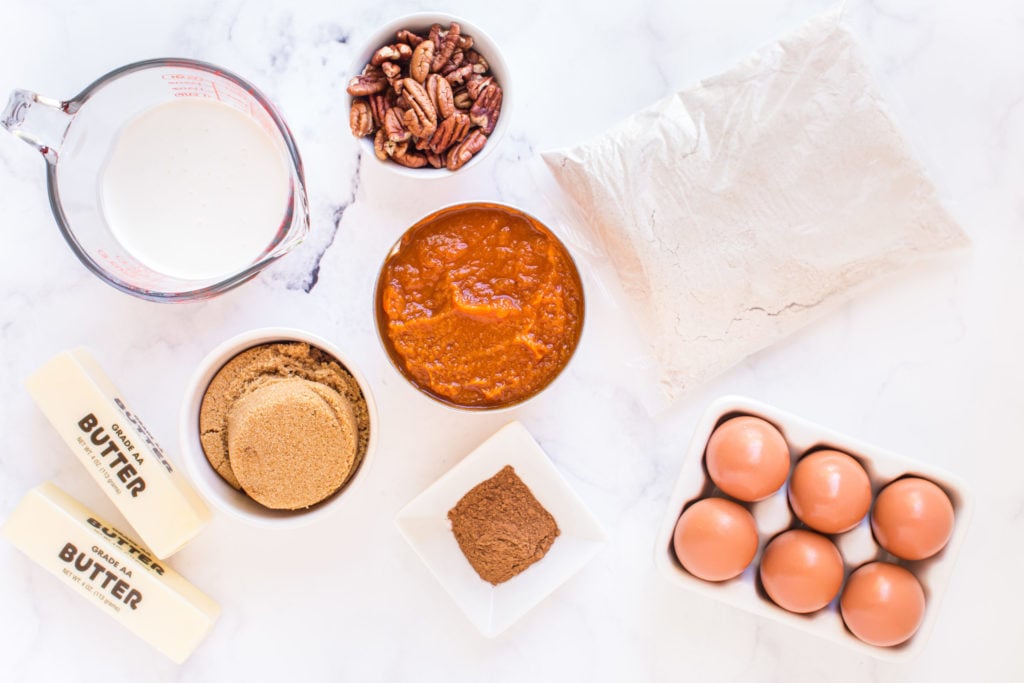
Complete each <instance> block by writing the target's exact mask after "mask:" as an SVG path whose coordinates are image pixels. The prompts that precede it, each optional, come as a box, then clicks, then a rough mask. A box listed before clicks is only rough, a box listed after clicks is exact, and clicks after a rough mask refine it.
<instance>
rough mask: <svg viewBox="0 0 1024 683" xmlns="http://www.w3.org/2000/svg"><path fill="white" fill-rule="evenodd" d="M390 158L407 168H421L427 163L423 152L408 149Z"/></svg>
mask: <svg viewBox="0 0 1024 683" xmlns="http://www.w3.org/2000/svg"><path fill="white" fill-rule="evenodd" d="M391 158H392V159H394V160H395V161H396V162H398V163H399V164H401V165H402V166H405V167H407V168H423V167H424V166H426V165H427V155H426V154H424V153H423V152H413V151H410V150H408V149H406V151H404V152H403V153H402V154H396V155H394V156H393V157H391Z"/></svg>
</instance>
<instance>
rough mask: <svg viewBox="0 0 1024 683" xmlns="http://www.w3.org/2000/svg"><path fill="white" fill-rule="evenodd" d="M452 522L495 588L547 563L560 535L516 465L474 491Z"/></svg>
mask: <svg viewBox="0 0 1024 683" xmlns="http://www.w3.org/2000/svg"><path fill="white" fill-rule="evenodd" d="M448 519H449V520H451V523H452V533H454V534H455V540H456V541H458V543H459V547H460V548H461V549H462V553H463V554H464V555H465V556H466V559H467V560H469V563H470V564H471V565H472V566H473V569H475V570H476V573H477V574H479V575H480V578H481V579H483V580H484V581H487V582H489V583H491V584H493V585H495V586H496V585H498V584H499V583H504V582H505V581H508V580H509V579H511V578H512V577H513V576H516V575H517V574H520V573H521V572H523V571H525V570H526V569H527V568H528V567H529V566H530V565H532V564H534V563H535V562H537V561H538V560H540V559H541V558H542V557H544V555H546V554H547V552H548V550H550V549H551V545H552V544H553V543H554V542H555V538H556V537H557V536H558V534H559V533H560V532H559V530H558V524H557V523H556V522H555V518H554V517H552V516H551V513H550V512H548V511H547V510H546V509H544V506H543V505H541V504H540V502H539V501H538V500H537V499H536V498H535V497H534V495H533V492H532V491H530V489H529V487H528V486H527V485H526V484H524V483H523V480H522V479H520V478H519V476H518V475H517V474H516V471H515V470H514V469H513V468H512V467H511V466H510V465H506V466H505V467H503V468H502V469H501V470H500V471H499V472H498V473H497V474H495V475H494V476H493V477H491V478H490V479H487V480H486V481H482V482H480V483H479V484H477V485H476V486H474V487H473V488H472V489H470V490H469V492H468V493H467V494H466V495H464V496H463V497H462V498H461V499H460V500H459V502H458V503H456V505H455V507H453V508H452V509H451V510H449V511H448Z"/></svg>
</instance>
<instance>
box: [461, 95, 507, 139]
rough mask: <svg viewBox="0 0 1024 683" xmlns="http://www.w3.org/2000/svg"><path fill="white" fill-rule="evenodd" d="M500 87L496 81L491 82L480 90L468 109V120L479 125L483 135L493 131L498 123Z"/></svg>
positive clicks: (500, 98)
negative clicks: (471, 106)
mask: <svg viewBox="0 0 1024 683" xmlns="http://www.w3.org/2000/svg"><path fill="white" fill-rule="evenodd" d="M501 100H502V93H501V87H500V86H498V84H497V83H491V84H489V85H488V86H487V87H486V88H484V89H483V90H481V91H480V95H479V96H478V97H477V98H476V102H474V103H473V108H472V109H470V110H469V120H470V121H472V122H473V123H474V124H476V125H478V126H480V129H481V130H482V131H483V132H484V134H485V135H490V134H491V132H493V131H494V126H496V125H497V124H498V116H499V115H500V114H501Z"/></svg>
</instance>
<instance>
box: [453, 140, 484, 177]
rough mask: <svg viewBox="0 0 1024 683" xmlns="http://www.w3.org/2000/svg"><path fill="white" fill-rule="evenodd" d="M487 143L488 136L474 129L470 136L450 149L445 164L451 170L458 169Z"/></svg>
mask: <svg viewBox="0 0 1024 683" xmlns="http://www.w3.org/2000/svg"><path fill="white" fill-rule="evenodd" d="M486 144H487V136H486V135H484V134H483V133H481V132H480V131H479V130H474V131H473V132H472V133H470V134H469V137H467V138H466V139H465V140H463V141H462V142H460V143H459V144H457V145H455V146H454V147H452V148H451V149H449V150H448V152H447V153H446V154H445V166H446V167H447V168H448V170H449V171H458V170H459V169H460V168H462V167H463V166H465V165H466V162H467V161H469V160H470V159H472V158H473V155H474V154H476V153H477V152H479V151H480V150H482V149H483V148H484V145H486Z"/></svg>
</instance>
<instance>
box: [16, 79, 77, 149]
mask: <svg viewBox="0 0 1024 683" xmlns="http://www.w3.org/2000/svg"><path fill="white" fill-rule="evenodd" d="M69 109H70V106H69V104H68V103H65V102H61V101H60V100H54V99H51V98H49V97H43V96H42V95H37V94H36V93H34V92H30V91H28V90H15V91H14V92H12V93H11V97H10V99H9V100H8V101H7V107H6V108H5V109H4V111H3V114H2V115H0V125H2V126H3V127H4V128H6V129H7V130H9V131H10V132H12V133H13V134H14V135H16V136H18V137H19V138H21V139H22V140H24V141H25V142H27V143H28V144H30V145H32V146H33V147H35V148H36V149H38V150H39V152H40V153H41V154H42V155H43V156H44V157H46V160H47V161H48V162H49V163H51V164H55V163H57V155H58V153H59V152H60V148H61V145H62V144H63V143H64V135H65V133H67V130H68V125H70V123H71V119H72V118H73V114H72V113H70V111H69Z"/></svg>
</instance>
